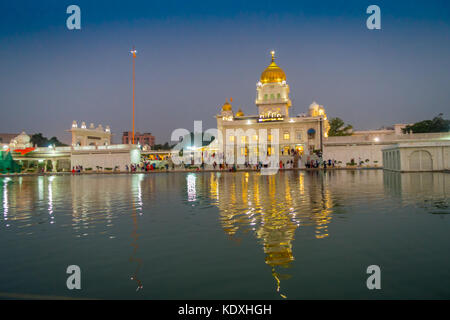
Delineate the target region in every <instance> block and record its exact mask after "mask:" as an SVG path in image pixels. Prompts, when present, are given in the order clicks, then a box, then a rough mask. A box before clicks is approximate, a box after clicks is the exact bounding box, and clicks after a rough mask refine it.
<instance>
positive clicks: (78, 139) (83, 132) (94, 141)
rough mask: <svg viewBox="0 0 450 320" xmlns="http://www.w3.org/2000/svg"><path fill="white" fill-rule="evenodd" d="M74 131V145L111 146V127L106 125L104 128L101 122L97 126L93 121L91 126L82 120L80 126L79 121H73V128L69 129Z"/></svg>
mask: <svg viewBox="0 0 450 320" xmlns="http://www.w3.org/2000/svg"><path fill="white" fill-rule="evenodd" d="M68 131H69V132H71V133H72V146H74V147H77V146H81V147H83V146H109V145H110V144H111V129H110V128H109V126H106V128H105V129H103V127H102V125H101V124H99V125H98V127H97V128H96V127H95V126H94V124H93V123H91V124H90V126H89V128H87V127H86V123H85V122H82V123H81V127H78V124H77V122H76V121H75V120H74V121H73V122H72V128H71V129H70V130H68Z"/></svg>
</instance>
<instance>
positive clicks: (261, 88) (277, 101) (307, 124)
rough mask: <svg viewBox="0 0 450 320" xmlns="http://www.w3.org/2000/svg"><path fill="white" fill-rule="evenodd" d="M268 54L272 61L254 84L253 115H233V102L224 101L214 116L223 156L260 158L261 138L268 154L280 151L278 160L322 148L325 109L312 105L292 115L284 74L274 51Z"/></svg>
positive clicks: (238, 111) (288, 89)
mask: <svg viewBox="0 0 450 320" xmlns="http://www.w3.org/2000/svg"><path fill="white" fill-rule="evenodd" d="M271 54H272V59H271V62H270V64H269V66H268V67H267V68H266V69H265V70H264V71H263V72H262V74H261V77H260V79H259V80H258V82H257V84H256V99H255V105H256V114H251V115H246V114H244V112H243V111H242V109H241V108H239V109H238V110H237V111H236V112H235V111H234V110H233V106H232V104H231V102H232V101H228V100H227V101H226V102H225V103H224V104H223V105H222V107H221V108H220V112H219V114H218V115H217V116H216V118H217V129H218V131H219V132H220V133H221V135H222V142H221V144H222V146H223V149H222V150H223V152H224V154H229V153H232V154H234V155H235V156H241V157H242V156H245V157H246V158H248V157H249V156H250V155H259V156H260V155H261V153H260V151H259V147H258V141H260V140H261V138H263V139H264V140H265V141H267V144H268V146H267V155H269V156H270V155H271V154H274V152H279V155H280V157H281V158H283V156H287V155H292V154H294V153H295V154H298V155H309V154H312V153H313V152H316V151H321V150H322V148H323V140H324V139H325V138H326V137H327V132H328V129H329V124H328V120H327V115H326V112H325V109H324V107H323V106H321V105H319V104H317V103H315V102H313V103H312V104H311V105H310V107H309V110H308V113H307V114H302V115H298V116H292V115H291V114H290V113H291V112H290V109H291V106H292V102H291V100H290V97H289V92H290V88H289V85H288V83H287V80H286V74H285V72H284V71H283V69H281V68H280V67H279V66H278V65H277V64H276V63H275V52H273V51H272V52H271ZM261 129H266V130H262V131H261ZM240 130H242V131H240ZM239 132H240V133H239ZM242 132H243V133H242ZM264 132H265V133H264ZM262 135H264V137H263V136H262Z"/></svg>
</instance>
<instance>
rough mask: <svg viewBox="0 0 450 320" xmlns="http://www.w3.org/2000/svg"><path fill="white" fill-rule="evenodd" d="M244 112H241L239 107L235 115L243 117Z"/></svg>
mask: <svg viewBox="0 0 450 320" xmlns="http://www.w3.org/2000/svg"><path fill="white" fill-rule="evenodd" d="M243 116H244V112H242V110H241V108H239V110H238V112H237V113H236V117H243Z"/></svg>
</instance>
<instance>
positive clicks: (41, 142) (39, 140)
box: [30, 133, 66, 147]
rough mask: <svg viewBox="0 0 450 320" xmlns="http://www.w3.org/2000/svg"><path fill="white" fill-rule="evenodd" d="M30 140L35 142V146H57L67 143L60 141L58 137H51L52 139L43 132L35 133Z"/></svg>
mask: <svg viewBox="0 0 450 320" xmlns="http://www.w3.org/2000/svg"><path fill="white" fill-rule="evenodd" d="M30 142H31V143H32V144H33V146H38V147H48V146H49V145H52V146H55V147H62V146H66V144H64V143H62V142H60V141H59V140H58V138H56V137H51V138H50V140H49V139H47V137H44V136H43V135H42V133H35V134H33V135H32V136H31V138H30Z"/></svg>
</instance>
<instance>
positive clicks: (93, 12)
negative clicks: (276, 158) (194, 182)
mask: <svg viewBox="0 0 450 320" xmlns="http://www.w3.org/2000/svg"><path fill="white" fill-rule="evenodd" d="M71 4H77V5H78V6H80V8H81V27H82V29H81V30H74V31H71V30H68V29H67V28H66V19H67V17H68V16H69V15H68V14H66V8H67V6H69V5H71ZM371 4H377V5H378V6H380V8H381V17H382V30H368V29H367V28H366V19H367V17H368V16H369V15H368V14H366V8H367V7H368V6H369V5H371ZM0 17H1V19H0V106H1V111H0V132H4V133H8V132H11V133H14V132H20V131H26V132H27V133H30V134H31V133H36V132H42V133H43V134H44V135H47V136H54V135H56V136H57V137H59V138H60V139H62V140H64V141H66V142H67V141H68V140H69V134H68V133H67V132H65V130H67V129H69V128H70V126H71V123H72V121H73V120H78V121H83V120H84V121H86V123H87V124H88V125H89V123H90V122H94V123H95V124H98V123H101V124H102V125H103V126H105V125H110V126H111V129H112V131H113V132H114V133H115V138H114V140H115V142H119V140H120V136H121V134H122V131H125V130H130V129H131V107H132V85H131V79H132V69H131V66H132V58H131V55H130V53H129V51H130V50H131V48H132V46H133V45H135V46H136V49H137V50H138V57H137V59H136V82H137V83H136V109H137V111H136V119H137V120H136V126H137V130H138V131H141V132H152V133H153V134H154V135H155V136H156V140H157V142H158V143H161V142H165V141H168V140H169V138H170V134H171V132H172V130H173V129H176V128H186V129H188V130H193V121H194V120H203V124H204V129H208V128H213V127H216V120H215V118H214V115H216V114H217V113H218V112H219V110H220V106H221V105H222V104H223V102H224V101H225V99H226V98H228V97H233V108H234V110H235V111H237V109H238V108H239V107H241V108H242V110H243V111H244V112H245V113H246V114H250V113H251V114H255V113H256V106H255V105H254V100H255V92H256V82H257V81H258V80H259V77H260V74H261V72H262V71H263V70H264V69H265V67H266V66H267V65H268V64H269V63H270V53H269V52H270V50H275V51H276V56H277V64H278V65H279V66H280V67H282V68H283V69H284V71H285V72H286V75H287V82H288V84H289V85H290V87H291V99H292V102H293V107H292V108H291V114H294V115H296V114H299V113H303V112H306V111H307V108H308V106H309V105H310V104H311V102H312V101H314V100H315V101H317V102H318V103H319V104H321V105H324V107H325V108H326V110H327V112H328V115H329V116H330V117H334V116H338V117H340V118H342V119H343V120H344V121H346V122H349V123H351V124H353V125H354V127H355V128H356V129H377V128H379V127H381V126H384V125H392V124H394V123H411V122H416V121H420V120H423V119H430V118H433V117H434V116H436V115H437V114H439V113H441V112H442V113H444V114H445V116H446V117H447V118H449V111H450V90H449V88H450V41H449V40H450V1H448V0H442V1H392V0H389V1H353V0H345V1H344V0H342V1H338V0H334V1H324V0H321V1H299V0H297V1H262V0H260V1H170V0H169V1H168V0H164V1H162V0H159V1H152V0H147V1H137V0H136V1H112V0H108V1H102V0H95V1H94V0H88V1H81V0H73V1H72V0H71V1H63V0H54V1H49V0H45V1H32V0H30V1H21V0H15V1H1V2H0Z"/></svg>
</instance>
